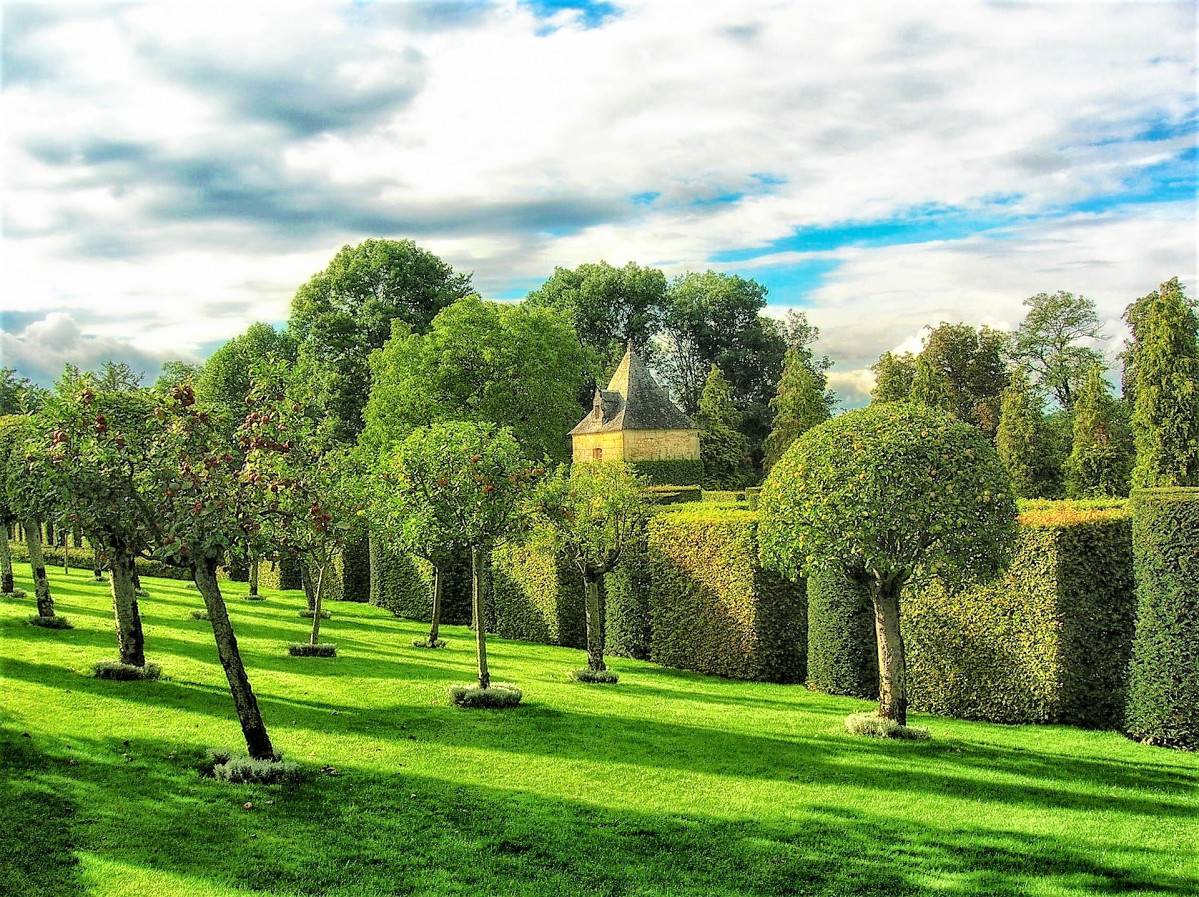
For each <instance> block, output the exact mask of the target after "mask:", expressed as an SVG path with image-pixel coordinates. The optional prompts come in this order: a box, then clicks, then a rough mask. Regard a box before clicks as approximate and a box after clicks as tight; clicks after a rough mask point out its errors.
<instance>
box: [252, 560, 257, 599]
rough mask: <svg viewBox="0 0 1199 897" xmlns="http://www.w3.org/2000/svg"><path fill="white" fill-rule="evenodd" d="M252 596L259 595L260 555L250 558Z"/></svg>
mask: <svg viewBox="0 0 1199 897" xmlns="http://www.w3.org/2000/svg"><path fill="white" fill-rule="evenodd" d="M250 597H252V598H257V597H258V555H257V554H255V555H254V557H252V558H251V559H250Z"/></svg>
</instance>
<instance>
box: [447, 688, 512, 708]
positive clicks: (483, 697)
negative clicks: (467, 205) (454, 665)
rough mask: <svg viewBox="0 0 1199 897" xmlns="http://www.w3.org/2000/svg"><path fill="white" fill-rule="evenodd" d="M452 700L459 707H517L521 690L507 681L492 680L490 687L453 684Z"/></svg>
mask: <svg viewBox="0 0 1199 897" xmlns="http://www.w3.org/2000/svg"><path fill="white" fill-rule="evenodd" d="M449 694H450V701H451V702H452V703H454V704H456V705H457V706H459V707H493V708H497V709H498V708H502V707H515V706H516V705H517V704H519V703H520V699H521V697H522V694H521V691H520V689H519V688H517V687H516V686H515V685H511V684H509V683H507V682H492V683H491V685H490V687H488V688H479V686H477V685H451V686H450V691H449Z"/></svg>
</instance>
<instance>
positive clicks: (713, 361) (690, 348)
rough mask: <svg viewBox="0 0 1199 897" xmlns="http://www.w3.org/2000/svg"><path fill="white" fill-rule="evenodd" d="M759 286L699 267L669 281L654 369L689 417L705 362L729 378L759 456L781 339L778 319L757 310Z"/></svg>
mask: <svg viewBox="0 0 1199 897" xmlns="http://www.w3.org/2000/svg"><path fill="white" fill-rule="evenodd" d="M766 292H767V291H766V287H764V286H762V284H760V283H758V282H756V281H754V280H750V279H747V278H744V277H738V276H737V275H732V274H719V273H717V272H715V271H706V272H704V273H703V274H699V273H695V272H692V273H689V274H684V275H682V276H680V277H678V278H676V279H675V280H674V281H672V282H671V283H670V286H669V288H668V291H667V299H668V306H667V312H666V317H665V328H664V340H663V348H662V352H661V357H660V359H659V362H658V365H657V367H658V369H659V371H660V373H661V375H662V377H663V380H664V381H665V383H666V385H667V386H669V387H670V390H671V392H672V393H673V394H674V396H675V397H676V398H677V399H678V402H679V405H680V406H681V407H682V409H683V411H685V412H686V413H687V414H689V415H691V416H693V417H694V416H695V414H696V413H697V412H698V411H699V399H700V396H701V395H702V394H703V388H704V384H705V383H706V381H707V377H708V373H709V371H710V370H711V367H712V365H716V366H717V367H719V368H720V370H721V372H722V373H723V374H724V376H725V378H726V379H727V380H728V384H729V391H730V394H731V396H732V400H733V404H734V405H735V406H736V408H737V410H738V411H739V412H740V413H741V425H740V430H741V432H742V433H743V434H744V435H745V437H746V438H747V439H748V440H749V449H750V454H751V456H752V458H753V461H754V463H755V464H758V463H760V461H761V456H762V444H763V442H764V441H765V439H766V436H767V434H768V433H769V432H770V427H771V423H772V421H773V415H772V414H771V411H770V400H771V399H772V398H773V397H774V395H775V391H776V387H777V384H778V381H779V376H780V375H781V374H782V370H783V356H784V355H785V354H786V350H787V341H786V337H785V335H784V333H783V332H781V328H780V326H779V325H778V323H777V322H776V321H775V320H774V319H772V318H766V317H763V315H762V314H761V312H762V310H763V309H764V308H765V306H766Z"/></svg>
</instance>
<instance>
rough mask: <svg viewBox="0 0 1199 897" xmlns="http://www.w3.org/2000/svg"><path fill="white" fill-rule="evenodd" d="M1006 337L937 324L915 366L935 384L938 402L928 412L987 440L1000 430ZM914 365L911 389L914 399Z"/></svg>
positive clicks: (986, 330) (916, 392)
mask: <svg viewBox="0 0 1199 897" xmlns="http://www.w3.org/2000/svg"><path fill="white" fill-rule="evenodd" d="M1007 345H1008V335H1007V334H1006V333H1004V332H1003V331H1000V330H995V329H993V328H991V327H986V326H983V327H977V328H975V327H972V326H970V325H969V324H948V323H942V324H940V325H939V326H937V327H935V328H933V329H932V330H930V331H929V332H928V335H927V336H926V337H925V338H924V348H922V349H921V350H920V354H919V356H918V358H917V361H918V362H920V361H923V363H924V364H925V365H926V366H927V368H928V370H929V371H931V372H934V373H935V375H936V378H937V380H938V387H937V389H938V398H937V402H936V403H934V402H932V401H929V400H926V401H925V404H928V405H929V407H940V408H944V409H945V410H947V411H949V412H950V413H951V414H953V416H954V417H956V418H957V419H958V420H960V421H964V422H966V423H968V424H973V425H974V426H976V427H978V429H979V430H981V431H982V432H983V433H984V434H985V435H986V436H987V437H988V438H991V439H993V438H994V437H995V429H996V427H998V426H999V405H1000V402H1001V396H1002V395H1003V390H1004V388H1005V387H1006V386H1007V382H1008V371H1007V365H1006V363H1005V362H1004V358H1003V356H1004V353H1005V351H1006V349H1007ZM920 389H921V378H920V369H919V364H918V366H917V371H916V377H915V378H914V379H913V383H912V393H913V399H919V392H920Z"/></svg>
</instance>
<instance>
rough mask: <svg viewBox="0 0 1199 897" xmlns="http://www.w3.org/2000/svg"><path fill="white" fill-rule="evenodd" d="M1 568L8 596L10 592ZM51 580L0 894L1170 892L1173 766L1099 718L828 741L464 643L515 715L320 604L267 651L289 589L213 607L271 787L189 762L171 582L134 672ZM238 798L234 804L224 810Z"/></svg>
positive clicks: (1195, 887) (160, 595) (565, 666)
mask: <svg viewBox="0 0 1199 897" xmlns="http://www.w3.org/2000/svg"><path fill="white" fill-rule="evenodd" d="M28 572H29V571H28V567H27V566H25V567H18V585H19V586H21V587H23V588H26V589H28V590H30V591H31V590H32V585H31V583H30V581H29V575H28ZM90 577H91V574H90V573H89V572H87V571H80V572H79V573H72V574H70V575H69V576H67V577H64V576H62V575H57V576H56V575H53V574H52V576H51V582H52V585H53V588H54V590H55V598H56V602H57V606H58V609H59V612H60V613H62V614H64V615H66V616H68V617H69V618H70V619H71V620H72V621H73V622H74V624H75V627H76V628H75V629H74V630H69V631H50V630H42V629H37V628H34V627H32V626H27V625H25V624H24V622H23V621H24V619H25V618H26V617H27V616H28V615H29V614H31V613H32V612H33V601H32V598H26V599H23V600H20V601H14V600H6V601H3V602H0V639H2V641H0V657H2V658H3V682H2V685H3V690H2V697H0V708H2V711H3V720H2V722H0V742H2V743H0V765H2V766H3V767H4V769H3V781H4V788H5V790H4V793H3V795H0V894H5V895H7V894H31V895H39V897H40V895H49V897H58V895H64V897H65V895H72V894H102V895H117V894H121V895H148V897H164V895H175V894H187V895H190V894H204V895H231V894H239V895H245V894H336V895H355V897H359V895H375V894H422V895H423V894H471V895H473V894H493V895H507V894H544V895H554V897H569V895H573V894H605V895H609V894H610V895H620V894H628V895H633V894H678V895H696V897H701V895H702V897H709V895H767V894H770V895H773V894H860V895H876V894H916V893H933V894H970V895H1003V894H1037V895H1064V894H1071V895H1079V894H1109V893H1121V894H1179V895H1194V894H1196V893H1199V857H1197V855H1196V844H1197V843H1199V756H1197V755H1193V754H1190V755H1188V754H1182V753H1175V752H1170V751H1165V750H1161V749H1153V748H1148V747H1143V746H1140V745H1137V744H1134V743H1132V742H1129V741H1127V740H1126V739H1124V738H1123V737H1121V736H1119V735H1116V734H1113V733H1096V732H1083V731H1079V730H1075V729H1068V728H1062V727H1052V726H1044V727H1031V726H1025V727H1006V726H995V725H986V724H980V723H967V722H958V721H954V720H943V719H939V718H934V717H923V716H919V715H916V716H915V718H914V719H913V722H914V723H915V724H918V725H928V726H931V728H932V731H933V740H932V741H931V742H926V743H908V742H895V743H892V742H887V743H879V742H873V741H869V740H861V739H853V738H850V737H849V736H848V735H846V734H844V731H843V720H844V718H845V716H846V715H847V714H848V713H851V712H854V711H859V710H863V709H865V708H867V707H868V706H869V705H867V704H866V703H864V702H861V701H854V700H849V699H843V698H831V697H826V696H822V695H818V694H813V693H809V692H807V691H806V690H804V689H803V688H801V687H799V686H778V685H766V684H758V683H743V682H731V681H725V680H721V679H715V678H709V677H705V676H700V675H695V674H690V673H682V672H678V671H673V670H668V669H662V668H659V667H655V666H653V665H651V664H648V663H639V662H636V661H630V660H622V659H617V660H616V661H615V663H614V667H615V668H616V669H617V670H618V671H619V672H620V674H621V681H620V684H619V685H618V686H616V687H614V688H611V687H595V686H584V685H580V684H577V683H574V682H571V681H570V680H569V678H568V676H567V674H568V672H569V670H571V669H572V668H574V667H578V666H581V665H582V663H583V654H582V652H581V651H573V650H567V649H561V648H552V647H546V646H542V645H532V644H526V643H522V642H509V641H504V640H501V639H498V638H496V639H491V640H490V641H489V644H490V645H491V663H492V672H493V676H495V678H496V679H497V681H511V682H515V683H517V684H518V685H520V686H521V687H522V688H523V689H524V692H525V705H524V706H522V707H520V708H517V709H515V710H507V711H484V710H472V711H466V710H459V709H457V708H455V707H453V706H450V705H449V704H448V702H447V700H446V696H445V692H446V687H447V686H448V685H449V684H450V683H453V682H467V681H470V679H471V678H472V671H473V669H474V646H473V641H472V639H471V635H470V633H469V632H468V631H467V630H465V629H462V628H459V627H447V628H446V630H445V631H444V635H445V637H446V638H447V639H448V640H449V647H448V648H447V649H445V650H443V651H440V652H428V651H422V650H420V649H417V648H413V647H411V644H412V639H413V638H414V637H417V636H419V635H422V634H423V633H424V632H425V629H424V627H422V626H420V625H419V624H415V623H407V622H403V621H400V620H397V619H394V618H392V617H391V616H390V615H388V614H387V613H386V612H385V611H382V610H379V609H377V608H373V607H366V606H363V605H357V604H341V603H338V604H333V605H331V608H330V609H331V610H332V612H333V619H332V620H329V621H326V623H325V627H324V631H325V633H327V638H328V640H330V641H335V642H337V644H338V646H339V651H340V654H341V656H339V657H338V658H336V659H333V660H321V659H302V658H291V657H287V656H286V653H285V646H286V644H287V643H288V642H291V641H298V640H302V639H303V638H304V635H305V630H306V626H307V622H306V621H304V620H302V619H300V618H299V617H298V616H297V611H298V610H299V608H300V607H301V604H302V600H303V599H302V596H301V595H300V593H297V592H289V593H275V592H267V593H266V594H267V595H268V600H266V601H264V602H261V603H251V602H246V601H242V600H239V599H237V598H235V597H232V596H235V595H237V594H238V593H240V592H242V591H243V590H244V585H236V584H230V587H229V588H228V589H227V591H228V592H229V597H228V602H229V606H230V611H231V614H232V615H233V620H234V625H235V626H236V628H237V633H238V636H239V640H240V643H241V647H242V654H243V656H244V658H245V661H246V666H247V667H248V669H249V671H250V676H251V678H252V681H253V684H254V687H255V690H256V692H257V694H258V699H259V702H260V704H261V705H262V709H263V712H264V715H265V717H266V721H267V725H268V726H269V728H270V730H271V734H272V736H273V738H274V741H275V744H276V746H277V747H279V748H281V749H282V750H284V751H285V753H286V754H287V756H288V757H289V758H290V759H292V760H295V761H297V762H298V763H300V764H301V765H302V766H303V767H304V768H305V769H306V770H307V771H308V773H309V775H308V778H307V781H305V782H303V783H302V784H299V785H287V786H283V785H278V786H248V785H224V784H221V783H218V782H215V781H212V780H208V779H203V778H201V777H200V776H199V775H198V774H197V772H196V771H195V766H196V764H197V762H198V761H199V760H200V758H201V757H202V756H203V753H204V751H205V749H206V748H209V747H244V746H243V745H242V743H241V733H240V730H239V729H238V727H237V724H236V721H235V719H234V716H233V708H232V702H231V699H230V697H229V695H228V692H227V690H226V685H225V681H224V677H223V674H222V672H221V670H220V667H219V666H218V665H217V662H216V650H215V648H214V646H213V641H212V634H211V631H210V629H209V628H208V624H207V623H204V622H192V621H190V620H188V619H187V616H188V612H189V611H190V610H193V609H198V608H199V607H201V602H200V598H199V595H198V593H196V592H195V591H193V590H189V589H187V588H186V587H185V585H184V584H183V583H175V582H169V581H166V580H147V581H146V585H147V587H148V588H149V589H150V592H151V597H150V598H147V599H144V600H143V601H142V602H141V606H142V612H143V614H144V620H145V629H146V649H147V656H148V658H149V659H150V660H152V661H154V662H157V663H160V664H161V665H162V668H163V673H164V679H163V680H162V681H159V682H110V681H101V680H96V679H93V678H89V677H88V675H87V672H88V670H89V668H90V665H91V664H92V663H94V662H95V661H97V660H101V659H105V658H113V657H115V656H116V655H115V636H114V634H113V622H112V611H111V607H110V604H109V599H108V595H107V591H106V587H105V586H96V585H93V584H92V583H90V582H89V580H90ZM247 802H251V803H252V804H253V807H252V808H251V809H246V808H244V807H243V805H244V804H246V803H247Z"/></svg>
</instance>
